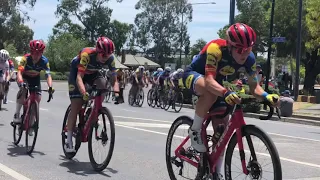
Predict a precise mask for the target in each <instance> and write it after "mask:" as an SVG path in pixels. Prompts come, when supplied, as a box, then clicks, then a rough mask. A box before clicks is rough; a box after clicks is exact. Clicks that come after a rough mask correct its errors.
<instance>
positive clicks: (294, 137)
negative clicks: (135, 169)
mask: <svg viewBox="0 0 320 180" xmlns="http://www.w3.org/2000/svg"><path fill="white" fill-rule="evenodd" d="M114 117H115V118H123V119H136V120H142V121H153V122H163V123H170V125H171V123H172V121H164V120H156V119H147V118H137V117H126V116H114ZM132 126H135V125H132ZM150 127H152V126H150ZM156 127H157V126H156ZM208 130H211V131H213V129H212V126H209V127H208ZM267 133H268V134H270V135H274V136H281V137H287V138H292V139H301V140H308V141H313V142H320V140H317V139H311V138H304V137H298V136H290V135H285V134H278V133H272V132H267Z"/></svg>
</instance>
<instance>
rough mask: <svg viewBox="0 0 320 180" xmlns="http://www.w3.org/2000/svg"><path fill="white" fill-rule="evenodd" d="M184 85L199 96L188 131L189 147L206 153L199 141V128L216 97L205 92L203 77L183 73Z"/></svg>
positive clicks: (191, 73)
mask: <svg viewBox="0 0 320 180" xmlns="http://www.w3.org/2000/svg"><path fill="white" fill-rule="evenodd" d="M184 84H185V86H186V88H188V89H190V90H192V91H193V93H195V94H196V95H198V96H199V99H198V102H197V104H196V108H195V114H194V120H193V124H192V126H191V129H190V131H189V136H190V139H191V145H192V146H193V147H194V148H195V149H196V150H197V151H198V152H206V151H207V149H206V147H205V145H204V144H203V140H202V139H201V128H202V124H203V120H204V117H205V115H206V114H207V113H208V111H209V109H210V107H211V106H212V104H213V103H214V102H215V101H216V100H217V96H215V95H213V94H212V93H210V92H209V91H208V90H207V88H206V85H205V79H204V77H203V76H202V75H201V74H199V73H197V72H194V71H190V72H185V74H184Z"/></svg>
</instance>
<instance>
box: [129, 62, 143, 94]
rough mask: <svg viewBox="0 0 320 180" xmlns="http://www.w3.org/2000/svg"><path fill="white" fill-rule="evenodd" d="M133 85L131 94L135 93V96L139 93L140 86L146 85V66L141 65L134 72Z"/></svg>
mask: <svg viewBox="0 0 320 180" xmlns="http://www.w3.org/2000/svg"><path fill="white" fill-rule="evenodd" d="M131 77H132V86H131V88H130V91H129V94H131V95H132V94H133V95H134V96H135V95H136V94H137V93H138V90H139V86H141V87H144V79H145V74H144V67H143V66H139V67H138V68H137V69H136V71H134V72H133V73H132V76H131Z"/></svg>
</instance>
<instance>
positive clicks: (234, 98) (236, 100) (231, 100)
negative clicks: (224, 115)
mask: <svg viewBox="0 0 320 180" xmlns="http://www.w3.org/2000/svg"><path fill="white" fill-rule="evenodd" d="M224 99H225V101H226V103H228V104H229V105H231V106H233V105H235V104H240V103H241V98H240V97H239V96H238V95H237V93H235V92H233V91H227V92H226V93H225V94H224Z"/></svg>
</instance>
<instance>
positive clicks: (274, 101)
mask: <svg viewBox="0 0 320 180" xmlns="http://www.w3.org/2000/svg"><path fill="white" fill-rule="evenodd" d="M265 99H266V100H267V101H268V102H269V103H270V104H271V105H272V106H273V107H278V106H279V105H280V101H279V99H280V97H279V96H278V95H277V94H268V95H267V96H265Z"/></svg>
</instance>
